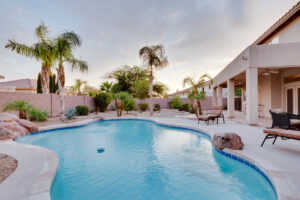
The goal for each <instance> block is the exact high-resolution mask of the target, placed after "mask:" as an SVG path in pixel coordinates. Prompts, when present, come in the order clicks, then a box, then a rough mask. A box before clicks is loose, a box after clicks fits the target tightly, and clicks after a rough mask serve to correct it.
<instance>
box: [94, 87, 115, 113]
mask: <svg viewBox="0 0 300 200" xmlns="http://www.w3.org/2000/svg"><path fill="white" fill-rule="evenodd" d="M111 101H112V95H111V94H110V93H108V92H99V93H98V94H97V95H96V96H95V103H96V105H97V107H98V108H99V109H100V112H105V111H106V108H107V106H108V105H109V104H110V103H111Z"/></svg>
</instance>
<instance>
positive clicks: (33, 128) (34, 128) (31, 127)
mask: <svg viewBox="0 0 300 200" xmlns="http://www.w3.org/2000/svg"><path fill="white" fill-rule="evenodd" d="M16 122H18V123H19V124H20V125H22V126H24V127H25V128H27V129H28V130H29V131H30V132H34V131H37V130H38V129H39V127H38V126H37V125H35V124H34V123H32V122H31V121H28V120H25V119H18V120H16Z"/></svg>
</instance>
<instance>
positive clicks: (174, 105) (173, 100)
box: [170, 96, 182, 109]
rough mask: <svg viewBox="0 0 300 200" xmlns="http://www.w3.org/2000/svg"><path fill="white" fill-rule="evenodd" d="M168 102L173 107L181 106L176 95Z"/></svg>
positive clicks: (179, 107) (178, 107)
mask: <svg viewBox="0 0 300 200" xmlns="http://www.w3.org/2000/svg"><path fill="white" fill-rule="evenodd" d="M170 104H171V108H173V109H181V107H182V102H181V99H180V98H179V97H177V96H176V97H174V98H173V99H172V100H171V103H170Z"/></svg>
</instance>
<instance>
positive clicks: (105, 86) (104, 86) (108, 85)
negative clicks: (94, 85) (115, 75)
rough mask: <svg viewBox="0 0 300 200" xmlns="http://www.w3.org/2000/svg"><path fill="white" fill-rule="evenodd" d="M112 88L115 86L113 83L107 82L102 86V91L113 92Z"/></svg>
mask: <svg viewBox="0 0 300 200" xmlns="http://www.w3.org/2000/svg"><path fill="white" fill-rule="evenodd" d="M112 86H113V82H108V81H106V82H104V83H102V84H101V86H100V90H101V91H102V92H111V88H112Z"/></svg>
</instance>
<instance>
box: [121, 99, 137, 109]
mask: <svg viewBox="0 0 300 200" xmlns="http://www.w3.org/2000/svg"><path fill="white" fill-rule="evenodd" d="M134 109H135V100H134V99H133V98H130V99H128V100H125V101H124V110H125V111H127V112H128V111H132V110H134Z"/></svg>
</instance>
